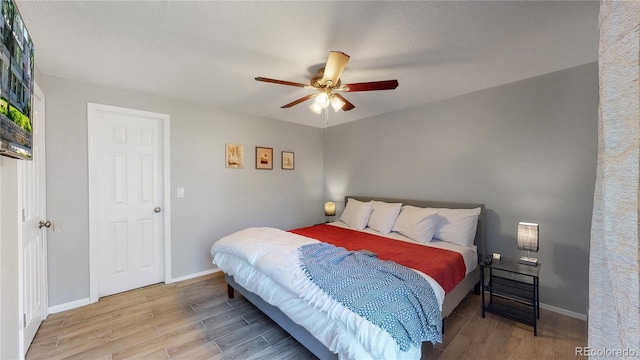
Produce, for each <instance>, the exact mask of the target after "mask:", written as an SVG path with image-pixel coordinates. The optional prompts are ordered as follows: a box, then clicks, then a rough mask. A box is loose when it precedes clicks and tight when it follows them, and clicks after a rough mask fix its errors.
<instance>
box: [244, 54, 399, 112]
mask: <svg viewBox="0 0 640 360" xmlns="http://www.w3.org/2000/svg"><path fill="white" fill-rule="evenodd" d="M349 58H350V56H349V55H347V54H345V53H343V52H340V51H330V52H329V58H328V59H327V64H326V65H325V66H324V67H322V68H320V69H318V72H317V73H316V74H315V75H314V76H313V77H312V78H311V80H310V81H309V85H305V84H301V83H296V82H291V81H284V80H276V79H269V78H265V77H257V78H255V79H256V81H264V82H268V83H274V84H280V85H288V86H296V87H302V88H305V89H312V90H316V91H315V92H314V93H313V94H309V95H307V96H303V97H301V98H300V99H298V100H295V101H292V102H290V103H288V104H286V105H283V106H281V108H283V109H286V108H290V107H292V106H295V105H298V104H300V103H301V102H304V101H307V100H309V99H313V98H315V101H314V103H313V104H311V106H310V108H311V110H313V111H314V112H315V113H317V114H320V113H321V112H322V109H326V108H327V107H328V106H329V104H331V106H332V107H333V109H334V110H335V111H338V110H340V109H342V110H343V111H349V110H351V109H353V108H355V106H354V105H353V104H352V103H350V102H349V101H348V100H347V99H345V98H344V97H343V96H342V95H340V94H338V92H354V91H374V90H393V89H395V88H397V87H398V80H383V81H371V82H362V83H353V84H342V81H341V79H340V77H341V76H342V72H343V71H344V69H345V68H346V67H347V63H348V62H349Z"/></svg>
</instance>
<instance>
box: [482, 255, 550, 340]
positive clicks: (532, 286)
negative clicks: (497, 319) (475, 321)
mask: <svg viewBox="0 0 640 360" xmlns="http://www.w3.org/2000/svg"><path fill="white" fill-rule="evenodd" d="M487 269H488V270H489V277H488V279H486V280H485V271H486V270H487ZM539 277H540V264H538V266H528V265H523V264H520V263H518V262H516V261H511V260H507V259H494V260H493V262H492V263H491V264H488V265H487V264H484V263H480V283H481V284H482V292H481V295H482V317H483V318H484V313H485V311H486V312H490V313H493V314H496V315H500V316H504V317H506V318H509V319H512V320H515V321H519V322H522V323H524V324H527V325H531V326H533V335H534V336H537V335H538V326H537V320H538V319H540V293H539ZM487 295H488V296H489V302H488V303H487V301H486V299H485V297H486V296H487Z"/></svg>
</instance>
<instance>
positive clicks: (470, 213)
mask: <svg viewBox="0 0 640 360" xmlns="http://www.w3.org/2000/svg"><path fill="white" fill-rule="evenodd" d="M435 210H437V211H438V224H437V226H436V233H435V234H434V235H433V237H434V238H436V239H438V240H442V241H446V242H450V243H453V244H457V245H460V246H465V247H471V246H473V239H474V238H475V237H476V227H477V225H478V216H479V215H480V208H479V207H478V208H475V209H435Z"/></svg>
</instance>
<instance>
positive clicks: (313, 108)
mask: <svg viewBox="0 0 640 360" xmlns="http://www.w3.org/2000/svg"><path fill="white" fill-rule="evenodd" d="M309 109H311V111H313V112H314V113H316V114H318V115H320V114H322V109H323V107H321V106H320V105H318V104H316V101H314V102H313V103H312V104H311V105H310V106H309Z"/></svg>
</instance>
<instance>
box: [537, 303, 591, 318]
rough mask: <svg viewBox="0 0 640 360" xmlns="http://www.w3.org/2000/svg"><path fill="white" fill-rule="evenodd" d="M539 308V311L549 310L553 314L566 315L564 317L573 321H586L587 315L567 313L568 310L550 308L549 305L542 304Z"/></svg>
mask: <svg viewBox="0 0 640 360" xmlns="http://www.w3.org/2000/svg"><path fill="white" fill-rule="evenodd" d="M540 308H541V309H545V310H549V311H551V312H554V313H556V314H560V315H566V316H569V317H572V318H574V319H578V320H582V321H587V315H585V314H580V313H577V312H573V311H569V310H566V309H562V308H559V307H555V306H551V305H548V304H542V303H540Z"/></svg>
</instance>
